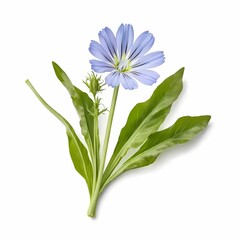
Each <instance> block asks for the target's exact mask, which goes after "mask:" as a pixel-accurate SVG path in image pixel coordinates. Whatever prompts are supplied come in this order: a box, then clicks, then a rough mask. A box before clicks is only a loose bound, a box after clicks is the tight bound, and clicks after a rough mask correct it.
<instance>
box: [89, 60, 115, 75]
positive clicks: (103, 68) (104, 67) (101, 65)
mask: <svg viewBox="0 0 240 240" xmlns="http://www.w3.org/2000/svg"><path fill="white" fill-rule="evenodd" d="M89 62H90V63H91V67H92V70H93V71H94V72H97V73H104V72H111V71H113V70H114V67H113V66H112V65H110V64H108V63H106V62H102V61H99V60H95V59H94V60H90V61H89Z"/></svg>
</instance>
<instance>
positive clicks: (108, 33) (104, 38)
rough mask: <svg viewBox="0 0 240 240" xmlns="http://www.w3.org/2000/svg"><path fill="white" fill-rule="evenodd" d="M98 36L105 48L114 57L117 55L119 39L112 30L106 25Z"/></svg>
mask: <svg viewBox="0 0 240 240" xmlns="http://www.w3.org/2000/svg"><path fill="white" fill-rule="evenodd" d="M98 36H99V40H100V43H101V45H102V46H103V48H104V49H105V50H106V51H108V52H109V54H110V55H111V56H112V58H113V59H114V56H117V41H116V38H115V36H114V34H113V32H112V30H111V29H110V28H108V27H105V28H104V29H103V30H102V31H100V32H99V34H98Z"/></svg>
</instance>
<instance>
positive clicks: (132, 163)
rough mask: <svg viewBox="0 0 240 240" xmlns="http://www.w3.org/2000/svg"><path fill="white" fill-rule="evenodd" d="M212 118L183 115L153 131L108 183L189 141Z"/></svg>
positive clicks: (150, 162)
mask: <svg viewBox="0 0 240 240" xmlns="http://www.w3.org/2000/svg"><path fill="white" fill-rule="evenodd" d="M210 118H211V117H210V116H208V115H206V116H198V117H190V116H186V117H182V118H179V119H178V120H177V121H176V122H175V123H174V124H173V125H172V126H171V127H169V128H167V129H165V130H163V131H159V132H156V133H153V134H152V135H150V136H149V137H148V140H147V141H146V142H145V143H144V144H143V145H142V146H141V148H140V149H139V150H138V151H137V152H136V153H135V154H134V155H133V156H132V157H131V158H130V159H129V160H127V161H126V162H125V163H123V165H122V166H121V167H120V168H119V169H118V170H117V171H116V172H115V174H113V175H112V176H111V177H110V179H109V180H108V181H107V182H106V184H107V183H109V182H110V181H112V180H113V179H115V178H116V177H117V176H119V175H120V174H122V173H123V172H125V171H128V170H130V169H134V168H140V167H145V166H147V165H149V164H152V163H153V162H155V160H156V159H157V157H158V156H159V155H160V154H161V153H162V152H163V151H164V150H165V149H167V148H169V147H172V146H174V145H177V144H183V143H185V142H188V141H189V140H191V139H192V138H193V137H194V136H195V135H197V134H198V133H199V132H201V131H202V130H203V129H204V128H206V126H207V125H208V122H209V121H210Z"/></svg>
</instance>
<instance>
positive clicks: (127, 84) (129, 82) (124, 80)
mask: <svg viewBox="0 0 240 240" xmlns="http://www.w3.org/2000/svg"><path fill="white" fill-rule="evenodd" d="M119 79H120V83H121V84H122V86H123V87H124V88H125V89H130V90H133V89H136V88H137V87H138V84H137V82H136V80H135V79H133V78H132V77H130V76H129V75H128V74H125V73H120V78H119Z"/></svg>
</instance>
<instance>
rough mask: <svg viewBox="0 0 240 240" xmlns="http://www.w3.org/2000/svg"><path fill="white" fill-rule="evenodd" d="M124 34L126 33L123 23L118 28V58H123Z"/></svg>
mask: <svg viewBox="0 0 240 240" xmlns="http://www.w3.org/2000/svg"><path fill="white" fill-rule="evenodd" d="M123 35H124V25H123V24H121V25H120V26H119V28H118V30H117V35H116V39H117V49H118V58H119V59H121V58H122V40H123Z"/></svg>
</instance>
